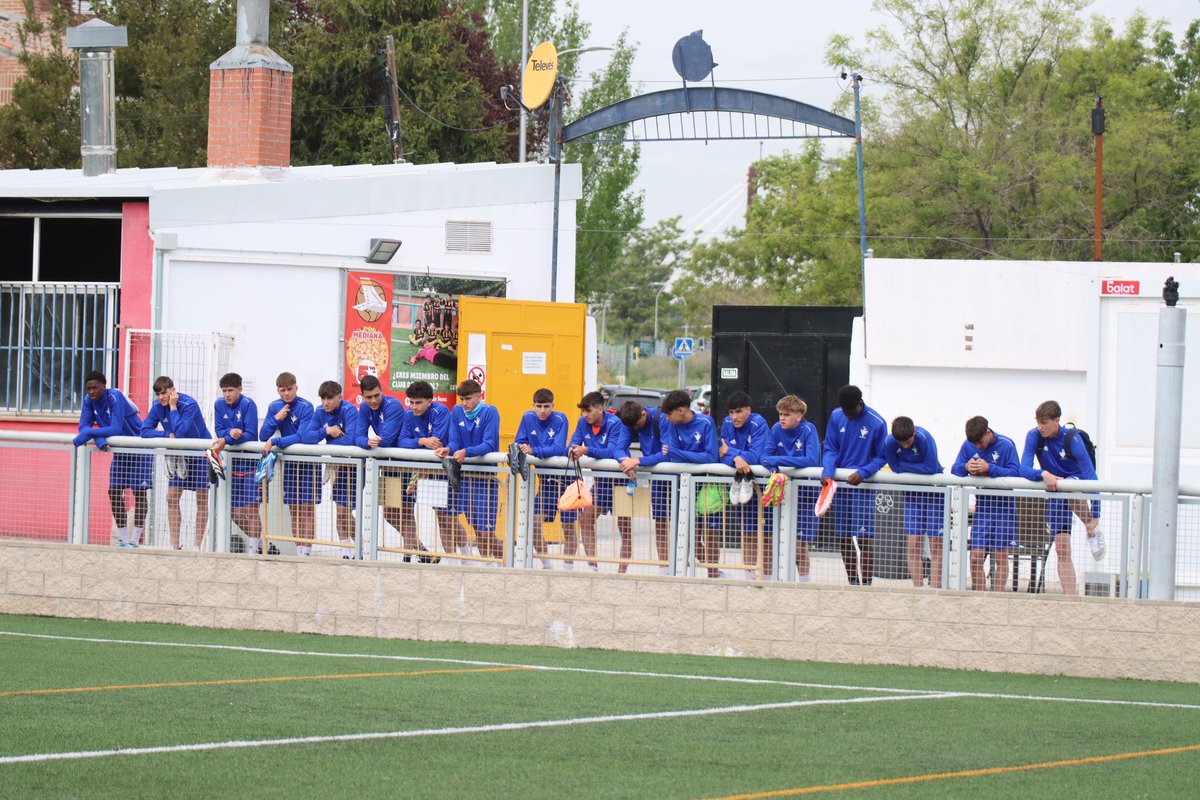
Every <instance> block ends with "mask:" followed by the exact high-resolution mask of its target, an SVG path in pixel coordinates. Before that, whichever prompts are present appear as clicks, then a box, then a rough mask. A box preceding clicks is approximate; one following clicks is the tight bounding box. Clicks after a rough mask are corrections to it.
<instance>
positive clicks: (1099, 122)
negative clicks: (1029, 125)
mask: <svg viewBox="0 0 1200 800" xmlns="http://www.w3.org/2000/svg"><path fill="white" fill-rule="evenodd" d="M1092 135H1093V136H1095V137H1096V234H1095V245H1096V246H1095V253H1094V254H1093V256H1092V259H1093V260H1094V261H1100V260H1102V258H1101V252H1102V251H1103V249H1104V240H1103V233H1104V177H1103V176H1104V97H1103V96H1101V95H1096V107H1095V108H1093V109H1092Z"/></svg>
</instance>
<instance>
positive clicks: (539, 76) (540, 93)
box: [521, 42, 558, 111]
mask: <svg viewBox="0 0 1200 800" xmlns="http://www.w3.org/2000/svg"><path fill="white" fill-rule="evenodd" d="M556 77H558V50H557V49H556V48H555V47H554V43H553V42H542V43H541V44H539V45H538V46H537V47H535V48H533V52H532V53H530V54H529V61H528V63H526V64H525V75H524V76H523V77H522V79H521V102H522V103H524V104H525V107H526V108H528V109H529V110H531V111H532V110H533V109H535V108H540V107H541V106H542V104H543V103H545V102H546V99H547V98H549V97H550V90H551V89H553V88H554V79H555V78H556Z"/></svg>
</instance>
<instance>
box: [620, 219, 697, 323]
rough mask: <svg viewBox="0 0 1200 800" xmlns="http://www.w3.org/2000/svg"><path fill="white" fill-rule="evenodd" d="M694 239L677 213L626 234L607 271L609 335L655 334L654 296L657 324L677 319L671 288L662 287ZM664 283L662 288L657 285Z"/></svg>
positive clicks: (681, 261)
mask: <svg viewBox="0 0 1200 800" xmlns="http://www.w3.org/2000/svg"><path fill="white" fill-rule="evenodd" d="M693 245H694V241H693V240H691V239H689V238H688V237H687V236H686V235H685V234H684V231H683V229H682V228H680V227H679V217H671V218H670V219H665V220H660V221H659V222H658V223H657V224H655V225H654V226H653V227H649V228H638V229H636V230H634V231H633V232H632V233H631V234H630V235H629V236H628V237H627V238H626V240H625V246H624V247H623V249H622V252H621V255H620V257H619V258H618V259H617V263H616V265H615V266H614V267H613V269H612V271H611V273H610V275H609V277H610V278H611V283H612V286H611V288H610V289H609V291H608V293H607V297H608V300H609V306H608V311H609V315H610V316H609V320H608V326H607V327H608V331H607V334H608V338H609V340H610V341H617V342H632V341H633V340H634V339H650V338H652V337H653V335H654V309H655V302H654V301H655V298H656V296H657V297H658V310H659V330H660V332H661V331H663V330H667V329H668V328H670V329H673V328H674V326H675V325H676V323H677V322H678V320H679V317H678V314H677V312H675V311H674V310H673V309H672V308H671V301H672V294H671V292H670V291H667V290H665V289H664V287H666V286H667V285H668V284H669V283H670V282H671V277H672V275H673V274H674V272H675V270H676V268H678V267H679V266H680V265H681V264H682V263H683V261H684V259H685V258H686V257H687V253H688V251H689V250H690V249H691V248H692V246H693ZM660 289H664V291H663V292H662V294H661V295H660V294H659V290H660Z"/></svg>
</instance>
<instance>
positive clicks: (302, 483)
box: [283, 459, 318, 506]
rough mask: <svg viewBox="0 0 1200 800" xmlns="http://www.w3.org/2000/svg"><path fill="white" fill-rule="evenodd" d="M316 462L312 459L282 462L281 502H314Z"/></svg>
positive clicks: (294, 503)
mask: <svg viewBox="0 0 1200 800" xmlns="http://www.w3.org/2000/svg"><path fill="white" fill-rule="evenodd" d="M317 466H318V465H317V464H315V463H313V462H312V461H288V460H286V459H285V460H284V462H283V504H284V505H285V506H304V505H311V504H312V503H315V502H316V498H317V480H318V477H317Z"/></svg>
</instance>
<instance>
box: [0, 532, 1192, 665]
mask: <svg viewBox="0 0 1200 800" xmlns="http://www.w3.org/2000/svg"><path fill="white" fill-rule="evenodd" d="M0 613H9V614H44V615H49V616H60V617H82V618H96V619H108V620H122V621H130V622H167V623H178V624H182V625H198V626H211V627H218V628H238V629H248V630H272V631H289V632H311V633H326V634H335V635H352V636H373V637H383V638H404V639H425V640H437V641H464V642H483V643H493V644H530V645H552V646H557V647H598V648H610V649H621V650H633V651H644V652H660V653H691V654H699V655H724V656H750V657H759V658H784V659H802V660H816V661H827V662H844V663H855V664H858V663H879V664H901V665H910V666H933V667H949V668H958V669H977V670H987V671H1010V672H1026V673H1043V674H1065V675H1079V676H1094V677H1106V678H1142V679H1150V680H1170V681H1187V682H1200V603H1166V602H1152V601H1132V602H1131V601H1127V600H1111V599H1103V598H1081V597H1064V596H1060V595H1028V594H987V595H981V594H975V593H970V592H950V591H937V592H934V591H929V590H920V589H913V588H896V589H887V588H882V587H876V588H858V587H856V588H854V589H850V588H849V587H838V586H818V585H812V584H804V585H799V584H770V583H767V584H761V585H760V584H750V583H746V582H744V581H710V580H704V579H687V578H666V577H658V576H653V577H650V576H618V575H606V574H596V573H566V572H558V571H553V572H552V571H544V570H505V569H475V568H448V567H441V566H428V565H418V564H403V563H373V562H337V561H326V560H323V559H298V558H282V557H276V558H271V559H255V558H250V557H246V556H232V555H221V554H203V553H171V552H166V551H153V550H148V549H141V550H136V551H133V550H116V549H113V548H110V547H98V546H75V545H56V544H42V543H36V542H32V543H31V542H0Z"/></svg>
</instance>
